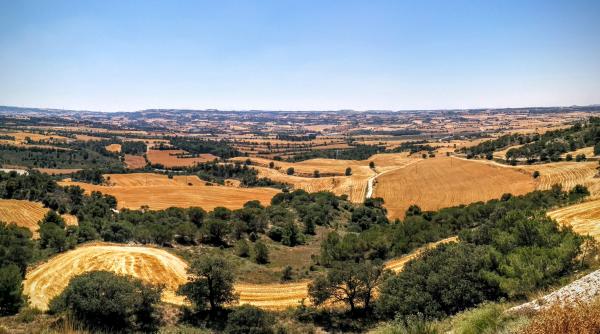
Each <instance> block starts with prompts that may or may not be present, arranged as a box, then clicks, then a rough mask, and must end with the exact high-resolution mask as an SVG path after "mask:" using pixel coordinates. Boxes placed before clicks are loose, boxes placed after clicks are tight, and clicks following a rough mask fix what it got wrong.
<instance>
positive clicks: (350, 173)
mask: <svg viewBox="0 0 600 334" xmlns="http://www.w3.org/2000/svg"><path fill="white" fill-rule="evenodd" d="M344 175H346V176H350V175H352V168H350V167H347V168H346V172H345V173H344Z"/></svg>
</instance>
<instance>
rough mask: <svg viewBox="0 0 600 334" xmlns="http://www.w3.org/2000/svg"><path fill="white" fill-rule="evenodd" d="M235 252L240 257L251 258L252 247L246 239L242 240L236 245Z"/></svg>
mask: <svg viewBox="0 0 600 334" xmlns="http://www.w3.org/2000/svg"><path fill="white" fill-rule="evenodd" d="M235 252H236V254H237V256H239V257H248V256H250V245H249V244H248V241H246V239H240V240H238V242H237V243H236V244H235Z"/></svg>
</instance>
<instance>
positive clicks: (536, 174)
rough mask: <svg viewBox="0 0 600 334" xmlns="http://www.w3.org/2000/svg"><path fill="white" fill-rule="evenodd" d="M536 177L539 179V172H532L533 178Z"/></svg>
mask: <svg viewBox="0 0 600 334" xmlns="http://www.w3.org/2000/svg"><path fill="white" fill-rule="evenodd" d="M538 177H540V172H539V171H537V170H536V171H534V172H533V178H534V179H537V178H538Z"/></svg>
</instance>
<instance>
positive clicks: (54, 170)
mask: <svg viewBox="0 0 600 334" xmlns="http://www.w3.org/2000/svg"><path fill="white" fill-rule="evenodd" d="M35 170H37V171H38V172H40V173H44V174H48V175H66V174H73V173H77V172H79V171H80V170H81V168H35Z"/></svg>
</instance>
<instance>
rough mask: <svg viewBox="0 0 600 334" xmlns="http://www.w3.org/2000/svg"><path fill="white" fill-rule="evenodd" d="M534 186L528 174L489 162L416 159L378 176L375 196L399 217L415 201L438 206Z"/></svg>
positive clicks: (431, 207)
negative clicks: (381, 199) (402, 166)
mask: <svg viewBox="0 0 600 334" xmlns="http://www.w3.org/2000/svg"><path fill="white" fill-rule="evenodd" d="M535 188H536V182H535V181H534V180H533V178H532V177H531V175H530V174H528V173H525V172H521V171H518V170H514V169H511V168H505V167H500V166H493V165H490V164H481V163H477V162H471V161H468V160H463V159H456V158H452V157H438V158H432V159H423V160H419V161H417V162H416V163H413V164H410V165H408V166H406V167H404V168H400V169H397V170H392V171H390V172H388V173H385V174H383V175H381V176H380V177H378V178H377V181H376V185H375V192H374V196H375V197H382V198H383V199H384V200H385V207H386V208H387V209H388V215H389V217H390V218H402V217H403V216H404V213H405V211H406V209H407V208H408V207H409V206H410V205H412V204H417V205H419V206H420V207H421V208H422V209H424V210H437V209H440V208H444V207H449V206H455V205H460V204H469V203H472V202H476V201H485V200H489V199H492V198H499V197H500V196H502V194H504V193H512V194H514V195H521V194H525V193H528V192H530V191H532V190H534V189H535Z"/></svg>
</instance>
